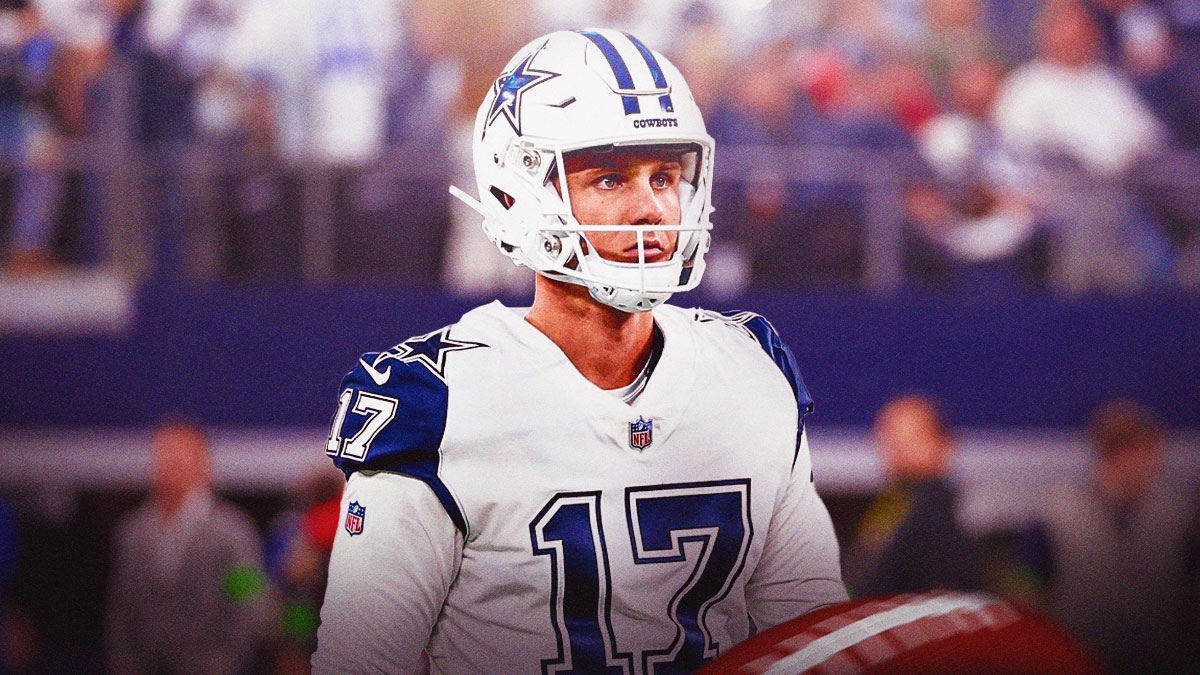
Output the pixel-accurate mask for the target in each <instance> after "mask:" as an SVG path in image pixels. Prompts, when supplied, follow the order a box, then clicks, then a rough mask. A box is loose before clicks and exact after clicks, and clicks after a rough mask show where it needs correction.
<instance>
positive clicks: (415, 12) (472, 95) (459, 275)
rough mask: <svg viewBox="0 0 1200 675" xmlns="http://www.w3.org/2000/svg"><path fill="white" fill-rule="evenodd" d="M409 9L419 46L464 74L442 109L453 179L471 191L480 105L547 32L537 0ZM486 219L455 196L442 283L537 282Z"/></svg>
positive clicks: (423, 2) (478, 288)
mask: <svg viewBox="0 0 1200 675" xmlns="http://www.w3.org/2000/svg"><path fill="white" fill-rule="evenodd" d="M408 16H409V22H410V25H411V28H412V32H411V37H412V40H413V43H414V46H415V47H416V49H417V51H418V52H419V53H421V54H423V55H425V56H426V58H428V59H430V60H431V61H433V62H435V63H439V64H441V65H442V67H444V68H450V69H453V71H454V72H455V74H456V75H455V77H454V78H453V79H454V82H455V84H454V85H453V89H452V96H451V99H450V103H449V107H448V109H447V110H445V111H443V112H442V113H441V114H442V115H443V117H442V119H443V121H444V122H445V123H446V125H447V128H448V129H449V130H450V131H449V138H450V147H449V153H450V162H451V171H452V173H451V179H450V183H451V184H452V185H457V186H459V187H461V188H463V189H464V190H466V191H467V192H471V191H472V188H473V187H474V185H475V178H474V170H473V168H472V166H471V161H472V160H471V133H472V129H473V126H474V122H475V112H476V110H477V109H478V107H479V101H482V100H483V99H484V97H485V95H486V94H487V92H488V90H489V89H491V87H492V85H493V84H494V83H495V81H496V77H497V75H498V74H500V73H501V72H503V71H504V66H505V64H507V63H508V59H509V57H510V56H511V55H512V54H513V53H515V52H516V51H517V50H518V49H520V48H521V47H522V46H523V45H524V44H525V43H526V42H528V41H529V40H532V39H533V38H534V37H536V36H537V35H538V34H539V33H540V27H539V24H538V23H537V21H536V20H537V17H538V13H537V10H536V6H535V3H534V1H533V0H516V1H514V2H508V3H504V4H500V3H478V2H472V1H471V0H412V1H411V3H410V6H409V14H408ZM531 18H533V19H535V20H533V21H531V20H530V19H531ZM479 227H480V218H479V214H478V213H476V212H475V211H474V210H473V209H471V208H469V207H468V206H466V205H465V204H463V203H461V202H460V201H459V200H454V201H453V202H452V203H451V205H450V229H449V232H448V233H447V240H446V254H445V261H444V263H443V267H442V284H443V285H444V286H445V287H446V288H448V289H449V290H450V291H452V292H454V293H456V294H459V295H463V296H476V295H485V294H491V293H493V292H496V291H501V292H508V293H524V292H528V291H530V290H532V288H533V275H531V274H529V273H528V270H525V269H523V268H519V267H517V266H515V265H513V263H512V261H511V260H509V259H508V258H507V257H505V256H504V255H503V254H502V253H500V251H499V250H498V249H497V248H496V247H495V246H494V245H493V244H492V243H491V242H490V241H488V239H487V237H481V236H479Z"/></svg>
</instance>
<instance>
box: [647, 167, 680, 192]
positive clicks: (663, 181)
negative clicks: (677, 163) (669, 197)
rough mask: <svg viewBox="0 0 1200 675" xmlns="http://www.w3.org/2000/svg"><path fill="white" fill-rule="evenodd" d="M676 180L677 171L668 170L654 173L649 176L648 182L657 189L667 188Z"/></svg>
mask: <svg viewBox="0 0 1200 675" xmlns="http://www.w3.org/2000/svg"><path fill="white" fill-rule="evenodd" d="M676 180H678V174H677V173H673V172H669V171H661V172H659V173H656V174H654V175H653V176H652V177H651V178H650V184H651V185H653V186H654V187H656V188H659V189H662V188H669V187H671V186H672V185H674V184H675V181H676Z"/></svg>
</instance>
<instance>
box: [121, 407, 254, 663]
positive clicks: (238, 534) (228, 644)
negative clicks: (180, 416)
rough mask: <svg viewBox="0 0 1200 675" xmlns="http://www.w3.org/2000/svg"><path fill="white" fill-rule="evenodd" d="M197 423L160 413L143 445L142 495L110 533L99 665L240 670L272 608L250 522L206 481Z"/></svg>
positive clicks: (205, 441) (250, 658)
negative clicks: (146, 478) (146, 459)
mask: <svg viewBox="0 0 1200 675" xmlns="http://www.w3.org/2000/svg"><path fill="white" fill-rule="evenodd" d="M208 453H209V438H208V435H207V432H206V431H205V430H204V429H203V428H201V427H200V426H198V425H196V424H195V423H192V422H188V421H183V420H168V421H166V422H165V423H163V424H162V425H161V426H160V427H159V428H158V429H157V431H156V432H155V434H154V438H153V442H152V446H151V470H150V495H149V497H148V499H147V500H146V502H145V503H144V504H143V505H142V506H141V507H140V508H138V509H137V510H136V511H134V512H133V513H130V514H128V515H127V516H126V517H125V518H124V519H122V521H121V522H120V523H119V525H118V527H117V531H116V534H115V535H114V542H113V543H114V547H113V562H112V576H111V580H110V585H109V591H108V592H109V600H108V607H107V609H106V619H105V624H106V625H105V643H106V644H105V648H106V661H107V664H108V670H109V672H110V673H113V674H114V675H120V674H124V673H146V674H148V673H211V674H213V675H216V674H226V673H230V674H232V673H246V672H251V671H252V669H253V668H255V667H256V666H258V665H260V664H259V663H258V660H259V659H260V658H262V654H261V652H260V650H261V649H262V648H263V646H264V640H265V638H266V636H267V632H268V630H269V626H270V621H271V619H272V617H273V615H272V612H273V604H272V593H271V591H270V587H269V586H268V583H267V580H266V577H265V575H264V574H263V568H262V545H261V542H260V540H259V535H258V532H257V530H256V529H255V525H254V523H253V522H252V521H251V520H250V518H249V517H248V516H247V515H246V514H244V513H243V512H242V511H241V510H239V509H238V508H237V507H235V506H233V505H232V504H229V503H228V502H226V501H224V500H222V499H220V498H218V497H217V496H216V495H214V494H213V491H212V479H211V467H210V459H209V454H208Z"/></svg>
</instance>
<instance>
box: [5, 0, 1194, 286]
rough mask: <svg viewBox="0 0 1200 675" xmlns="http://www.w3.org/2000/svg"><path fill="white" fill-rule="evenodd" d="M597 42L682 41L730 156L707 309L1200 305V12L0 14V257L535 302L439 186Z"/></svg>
mask: <svg viewBox="0 0 1200 675" xmlns="http://www.w3.org/2000/svg"><path fill="white" fill-rule="evenodd" d="M594 25H600V26H611V27H617V28H621V29H626V30H628V31H630V32H632V33H634V34H636V35H638V36H639V37H641V38H642V39H643V40H644V41H645V42H646V43H647V44H649V45H651V46H652V47H654V48H656V49H658V50H660V51H662V52H663V53H665V54H667V55H668V56H669V57H670V58H671V59H672V60H673V61H674V62H675V63H676V64H677V65H678V66H679V67H680V69H681V70H682V71H683V72H684V74H685V76H686V77H687V79H688V81H689V83H690V85H691V88H692V90H693V93H694V94H695V96H696V98H697V99H698V102H699V103H700V105H701V107H702V109H703V110H704V112H705V114H706V118H707V120H708V123H709V127H710V132H711V133H712V135H713V136H714V137H715V138H716V139H717V141H718V145H719V147H720V148H722V150H720V151H719V154H718V185H717V194H716V195H715V202H716V205H717V208H718V211H717V213H716V215H715V218H714V220H715V224H716V226H717V227H718V228H719V232H720V233H721V236H719V237H718V239H717V243H718V248H717V249H716V250H714V252H713V260H712V265H711V274H712V276H713V279H712V284H711V286H712V288H713V290H715V291H717V292H721V291H727V292H737V291H739V290H742V289H744V288H746V287H747V286H755V287H782V288H796V287H801V286H811V285H819V284H826V283H849V284H855V283H864V282H865V283H867V284H868V285H871V284H872V283H874V284H875V285H877V286H879V285H882V286H889V285H892V286H894V285H896V283H897V281H896V280H903V281H904V283H914V284H918V285H926V286H933V287H945V286H949V285H953V286H956V287H962V286H964V285H965V286H967V287H968V288H969V287H971V286H972V285H981V286H983V287H986V288H990V289H994V288H997V287H1006V286H1013V287H1018V288H1020V287H1033V288H1039V287H1042V288H1044V287H1050V288H1053V289H1055V290H1059V291H1064V292H1069V293H1076V292H1084V291H1088V290H1094V289H1098V290H1101V291H1108V292H1117V293H1122V292H1131V291H1137V290H1141V289H1146V288H1159V287H1168V288H1174V287H1183V288H1195V287H1198V286H1200V236H1198V234H1197V233H1198V232H1200V197H1197V195H1200V186H1198V185H1197V180H1198V179H1197V176H1200V160H1198V159H1197V155H1196V154H1195V153H1196V152H1197V151H1198V148H1200V1H1198V0H852V1H846V2H833V1H831V0H740V1H738V2H721V3H718V2H712V1H707V0H661V1H659V2H645V1H640V0H573V1H571V2H561V1H551V0H512V1H510V2H505V3H474V2H467V1H466V0H448V1H440V0H360V1H358V2H353V3H347V2H341V1H339V0H3V1H2V2H0V164H2V166H3V169H4V170H3V172H2V177H0V207H2V211H0V252H2V253H3V260H4V265H5V269H6V270H7V272H8V273H9V274H11V275H17V276H22V275H24V276H29V275H36V274H39V273H42V272H45V271H48V270H54V269H56V268H58V267H59V266H61V265H63V264H70V265H80V264H82V265H88V264H103V263H112V261H113V260H114V259H120V258H121V257H122V256H128V255H129V251H130V250H133V251H138V250H142V252H143V254H144V255H143V257H144V258H146V259H147V260H149V261H150V262H147V263H144V264H143V265H142V267H146V268H149V269H151V270H157V272H159V273H162V272H164V269H165V271H166V272H168V273H169V272H171V271H179V270H183V271H184V272H186V271H187V270H188V269H189V268H188V266H189V265H192V266H193V267H194V266H195V265H196V264H197V262H196V260H197V259H198V258H199V259H201V261H202V262H203V260H208V262H209V263H210V265H209V266H210V267H213V268H216V269H218V270H219V272H218V274H225V275H230V276H233V277H255V278H268V279H269V278H274V277H280V276H287V275H288V274H293V275H304V274H307V275H310V276H311V275H312V274H314V272H313V270H314V264H315V269H317V273H318V275H319V274H320V270H321V269H323V268H322V267H321V263H320V262H319V261H318V262H317V263H313V262H312V260H313V256H314V253H313V251H314V250H315V249H318V248H320V247H321V246H322V245H324V246H325V247H326V249H328V250H329V256H330V257H331V258H332V259H333V260H334V261H333V262H327V263H325V268H324V269H325V272H326V274H327V276H336V274H337V273H338V272H340V271H342V270H355V269H358V270H362V269H367V268H369V267H370V266H371V265H372V264H375V265H377V266H379V267H383V268H388V267H390V266H389V265H388V264H387V263H384V262H381V261H380V260H378V258H379V257H380V255H379V254H378V253H370V254H368V253H363V252H362V249H365V248H368V247H370V246H371V245H372V244H374V245H376V246H379V245H382V246H383V247H387V246H394V247H401V248H403V247H405V246H411V247H413V248H414V249H418V250H417V253H418V255H417V256H409V255H406V257H410V258H414V259H415V258H419V257H420V256H425V257H430V258H432V259H430V260H428V261H426V262H427V264H425V265H424V266H423V267H420V273H419V275H418V276H419V278H417V279H410V280H414V281H417V282H421V281H424V282H426V283H438V282H439V279H440V282H441V283H443V284H444V285H446V286H447V287H449V288H451V289H453V290H456V291H459V292H462V293H466V294H475V293H479V294H483V293H488V292H494V291H496V290H498V289H499V290H505V289H522V288H524V287H525V286H527V285H528V283H529V279H528V276H527V275H521V274H519V273H516V272H515V271H514V270H513V269H512V266H511V265H510V264H509V263H508V262H507V260H505V259H504V258H503V257H502V256H499V255H498V254H496V252H495V251H493V250H491V246H490V244H489V243H488V242H487V241H486V239H485V238H484V237H481V236H479V233H478V223H477V222H476V220H477V219H476V217H475V216H474V214H471V213H469V212H465V211H459V210H457V207H456V206H453V205H451V204H450V203H449V200H447V199H445V187H446V184H447V183H448V182H451V181H453V182H454V183H456V184H459V185H465V186H467V187H470V186H471V185H472V184H473V181H472V180H471V179H470V175H471V171H470V166H469V161H470V160H469V131H468V130H469V126H470V124H471V121H472V119H473V115H474V111H475V109H476V107H477V106H478V103H479V101H480V100H482V97H483V95H484V94H485V92H486V91H487V90H488V88H489V87H490V86H491V85H492V83H493V81H494V79H495V77H496V76H497V75H498V74H499V73H500V72H501V70H502V68H503V66H504V63H505V61H506V60H507V58H508V55H509V54H511V53H513V52H514V51H515V50H516V49H517V48H518V47H519V46H520V45H522V44H524V43H525V42H526V41H528V40H529V39H532V38H533V37H535V36H537V35H539V34H541V33H543V32H545V31H547V30H550V29H554V28H569V27H585V26H594ZM764 148H770V149H775V150H779V151H782V154H778V155H771V154H764V153H763V152H762V150H763V149H764ZM739 149H741V150H742V151H740V152H739ZM765 157H779V158H782V161H770V162H767V161H763V158H765ZM197 167H199V168H197ZM322 172H323V173H322ZM197 174H203V175H204V176H207V178H206V179H199V180H198V179H196V175H197ZM314 175H318V176H330V175H332V176H333V178H332V179H330V180H329V182H328V183H327V184H326V185H327V186H328V187H327V189H318V188H313V187H312V182H313V176H314ZM131 195H138V197H137V198H131ZM314 195H315V196H314ZM314 205H315V206H314ZM197 213H199V215H198V216H197V215H196V214H197ZM312 213H315V215H311V218H312V219H315V220H316V221H318V222H326V224H327V225H326V226H327V229H328V230H330V231H322V230H321V228H320V227H319V226H318V227H316V229H315V230H314V227H313V225H312V224H311V220H306V218H309V216H306V215H305V214H312ZM346 214H350V215H346ZM355 214H357V215H355ZM322 219H323V221H322ZM197 221H199V222H202V223H204V224H206V227H207V229H205V227H201V228H199V231H197V228H196V227H195V223H196V222H197ZM139 222H141V223H145V224H146V226H145V230H146V231H145V232H140V231H139V230H138V229H137V227H136V225H135V224H136V223H139ZM314 231H315V232H317V234H315V235H314V234H313V232H314ZM399 231H409V232H411V233H412V236H411V237H409V238H405V236H404V235H401V234H396V232H399ZM322 232H324V233H323V234H322ZM322 237H323V239H322ZM330 242H332V243H330ZM401 253H408V252H407V251H401ZM205 256H208V257H207V258H205ZM371 256H375V257H371ZM382 257H383V258H385V259H386V258H388V257H394V256H388V255H383V256H382ZM306 261H307V262H306ZM306 265H307V267H306ZM125 267H133V268H134V269H135V271H139V272H143V273H144V272H145V270H144V269H139V266H138V264H135V263H129V262H128V260H126V264H125ZM200 276H204V274H201V275H200ZM210 276H211V274H210ZM880 279H883V281H879V280H880Z"/></svg>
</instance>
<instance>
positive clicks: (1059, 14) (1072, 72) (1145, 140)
mask: <svg viewBox="0 0 1200 675" xmlns="http://www.w3.org/2000/svg"><path fill="white" fill-rule="evenodd" d="M1036 31H1037V39H1038V57H1037V58H1036V59H1034V60H1033V61H1031V62H1029V63H1027V64H1025V65H1023V66H1021V67H1019V68H1017V69H1016V70H1015V71H1014V72H1013V73H1012V75H1011V76H1010V77H1009V79H1008V80H1007V81H1006V82H1005V84H1004V86H1003V87H1002V89H1001V91H1000V93H999V96H998V98H997V101H996V104H995V110H994V117H995V123H996V129H997V130H998V131H999V133H1000V137H1001V139H1002V140H1003V141H1004V142H1005V143H1006V144H1007V146H1008V147H1009V148H1010V149H1011V150H1012V151H1013V153H1014V156H1015V157H1017V158H1018V159H1019V160H1020V161H1021V162H1022V163H1023V164H1024V165H1025V167H1026V171H1027V172H1028V181H1029V182H1030V184H1031V185H1035V186H1036V187H1037V188H1039V190H1038V192H1036V193H1035V197H1036V199H1037V201H1038V206H1040V207H1041V208H1042V209H1044V210H1045V212H1046V213H1047V214H1048V215H1049V217H1051V218H1052V219H1054V220H1055V221H1056V222H1057V223H1058V224H1059V225H1060V227H1061V228H1062V229H1061V233H1060V237H1059V242H1058V243H1059V244H1060V246H1061V248H1060V249H1059V250H1058V251H1057V252H1056V259H1055V264H1056V266H1057V268H1058V269H1056V276H1057V278H1058V280H1059V282H1060V283H1061V285H1062V286H1063V288H1064V290H1068V291H1084V290H1088V289H1090V288H1092V287H1100V288H1104V289H1107V290H1111V291H1130V290H1135V289H1137V288H1139V287H1142V286H1144V285H1145V284H1147V283H1149V282H1150V281H1151V279H1152V276H1153V275H1155V274H1156V273H1158V272H1160V267H1161V264H1162V262H1163V259H1162V256H1163V254H1164V253H1165V248H1164V245H1165V242H1164V240H1163V239H1162V235H1161V232H1160V231H1159V230H1158V229H1157V227H1156V225H1155V224H1154V223H1153V222H1152V221H1150V219H1149V218H1148V216H1147V215H1146V214H1145V212H1144V211H1143V210H1142V209H1141V208H1139V207H1138V205H1136V204H1135V203H1133V200H1132V198H1131V196H1130V195H1129V194H1128V193H1127V192H1126V191H1124V190H1123V188H1122V185H1121V182H1120V180H1121V178H1122V177H1123V176H1125V175H1128V173H1129V172H1130V171H1131V169H1132V168H1133V167H1134V165H1135V163H1136V162H1138V161H1139V160H1147V159H1148V158H1150V157H1151V156H1153V155H1154V153H1155V152H1157V151H1158V150H1159V149H1160V147H1161V145H1162V142H1163V140H1164V134H1163V129H1162V127H1161V125H1160V124H1159V122H1158V121H1157V120H1156V119H1155V118H1154V116H1153V115H1152V114H1151V112H1150V111H1149V110H1148V109H1147V108H1146V106H1145V104H1144V103H1142V101H1141V99H1140V98H1139V96H1138V94H1137V91H1136V90H1135V89H1134V87H1133V85H1132V83H1131V82H1130V81H1129V80H1128V79H1127V78H1125V77H1123V76H1122V75H1121V74H1120V73H1119V72H1117V71H1115V70H1113V69H1111V68H1109V67H1107V66H1106V65H1104V63H1103V62H1102V60H1101V50H1100V47H1101V45H1100V33H1099V29H1098V26H1097V24H1096V22H1095V20H1094V19H1093V17H1092V15H1091V14H1090V13H1089V12H1088V10H1087V9H1086V8H1085V7H1084V6H1083V5H1082V4H1081V3H1080V2H1078V0H1049V1H1048V2H1047V3H1046V5H1045V8H1044V9H1043V11H1042V13H1041V15H1040V16H1039V18H1038V23H1037V26H1036ZM1064 179H1068V180H1069V182H1064Z"/></svg>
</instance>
